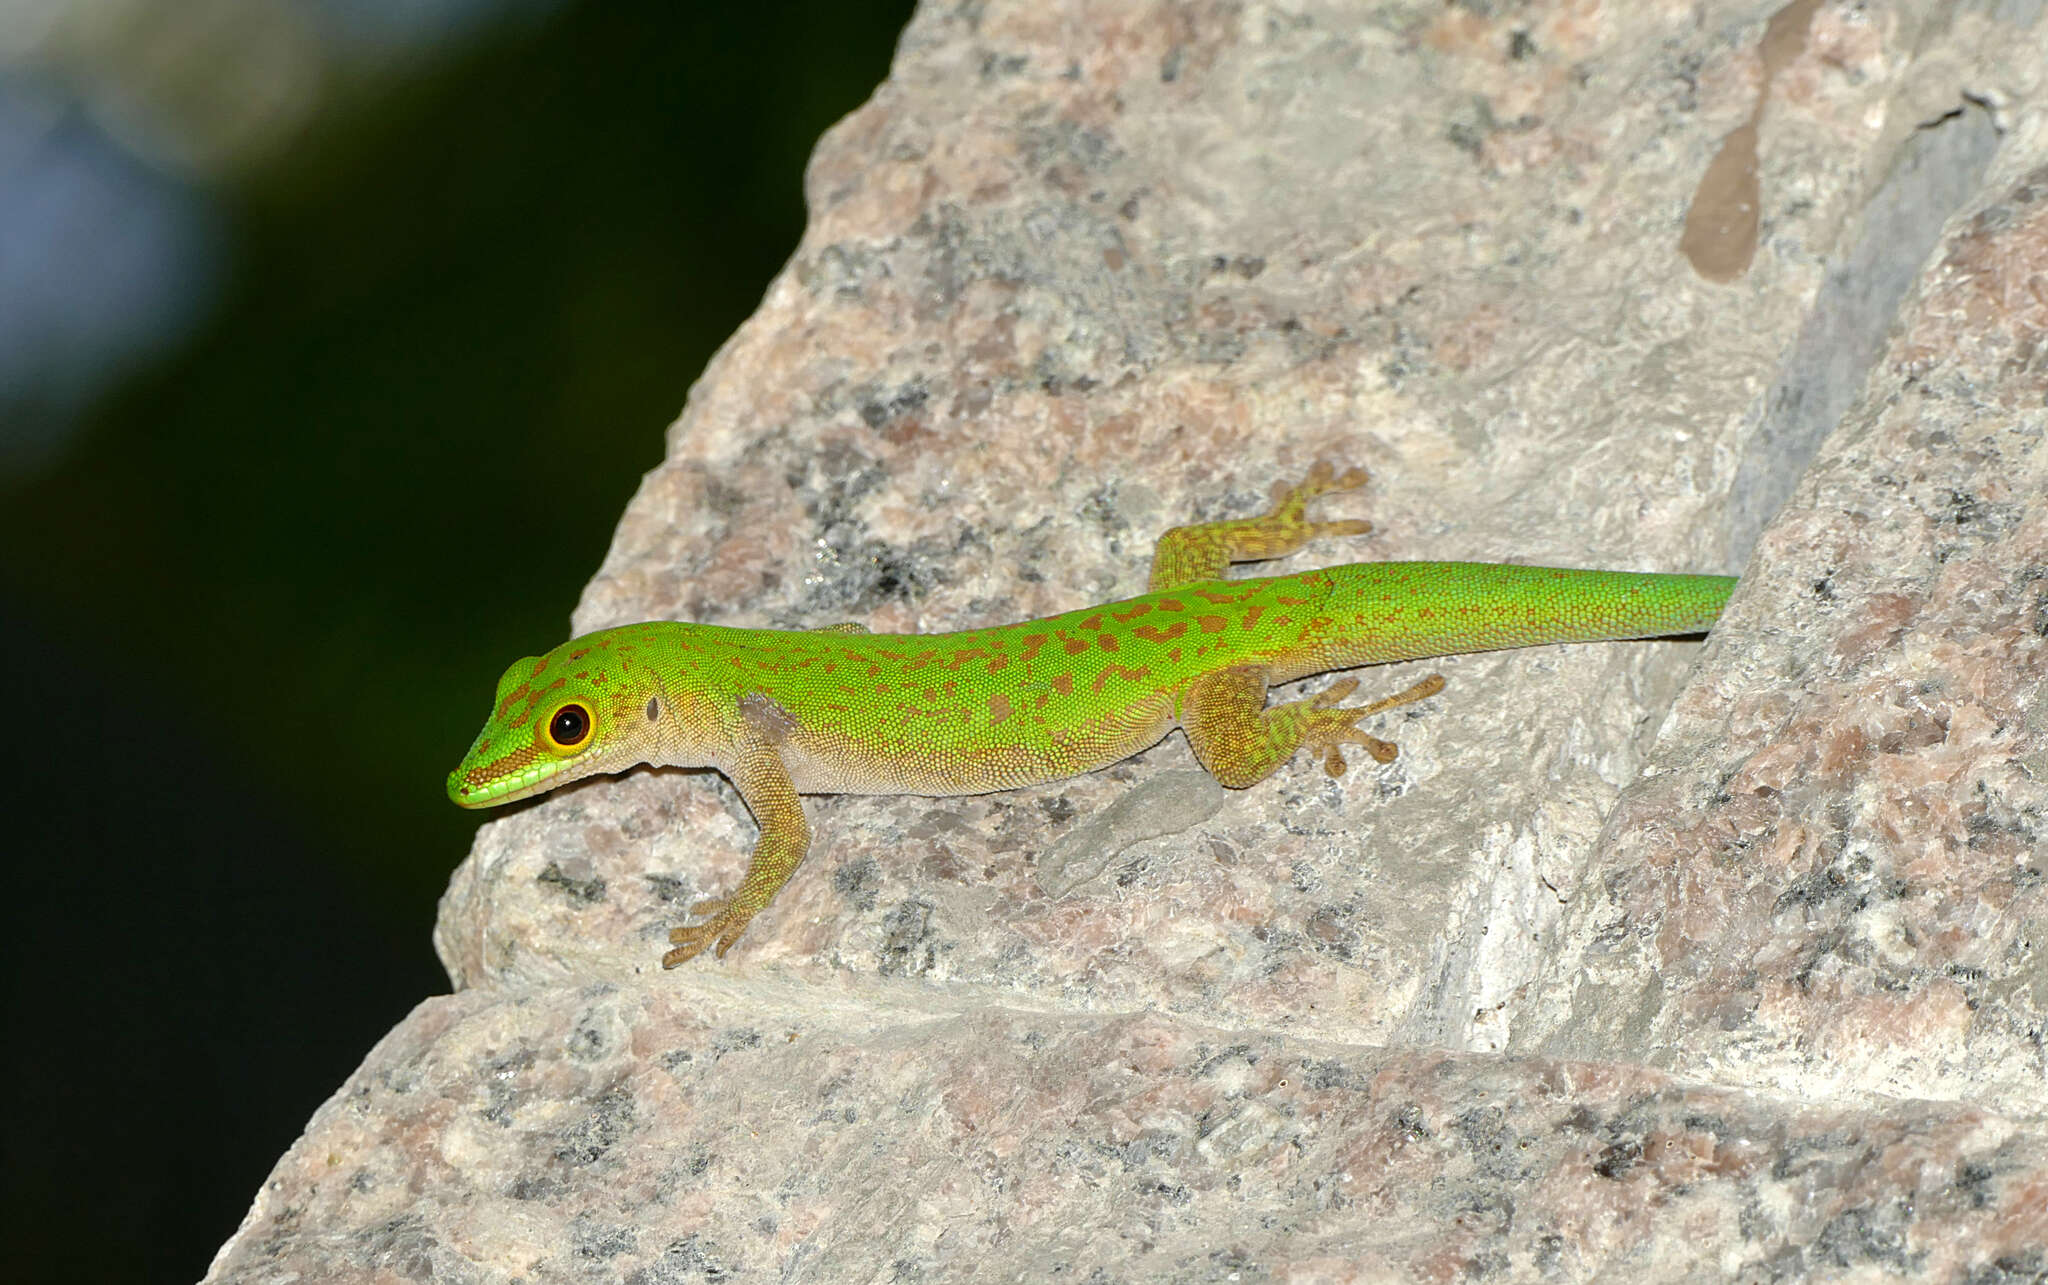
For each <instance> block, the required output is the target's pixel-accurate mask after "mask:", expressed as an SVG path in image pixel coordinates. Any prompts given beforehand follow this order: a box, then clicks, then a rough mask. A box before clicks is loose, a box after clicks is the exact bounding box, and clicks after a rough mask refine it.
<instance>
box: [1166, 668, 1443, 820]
mask: <svg viewBox="0 0 2048 1285" xmlns="http://www.w3.org/2000/svg"><path fill="white" fill-rule="evenodd" d="M1357 688H1358V680H1357V679H1356V678H1346V679H1342V680H1340V681H1338V682H1336V683H1333V684H1331V686H1330V687H1329V688H1328V689H1327V690H1325V691H1323V692H1321V693H1318V694H1317V695H1315V696H1313V697H1311V698H1309V699H1308V700H1298V701H1288V702H1287V703H1286V704H1284V705H1275V706H1273V707H1272V708H1270V709H1269V708H1267V707H1266V671H1265V670H1264V669H1262V668H1260V667H1258V666H1254V665H1239V666H1234V667H1232V668H1230V669H1222V670H1218V671H1216V672H1215V673H1213V674H1204V675H1203V676H1202V677H1200V678H1198V679H1196V680H1195V681H1194V682H1192V683H1190V684H1189V685H1188V688H1187V691H1186V693H1185V694H1184V695H1183V697H1182V699H1181V716H1180V724H1181V727H1182V729H1184V730H1185V731H1186V732H1187V734H1188V743H1189V744H1190V745H1192V746H1193V747H1194V750H1195V758H1196V759H1197V760H1198V761H1200V763H1201V764H1202V766H1203V767H1204V768H1205V769H1207V770H1208V773H1209V775H1211V776H1213V777H1215V778H1216V780H1217V781H1218V782H1219V783H1220V784H1222V785H1225V786H1228V787H1229V788H1231V789H1234V790H1241V789H1243V788H1245V787H1246V786H1249V785H1254V784H1257V783H1258V782H1260V781H1263V780H1265V779H1266V778H1267V777H1269V776H1271V775H1272V774H1273V773H1274V772H1276V771H1278V770H1279V768H1280V765H1281V764H1283V763H1285V762H1286V761H1287V760H1288V759H1290V758H1293V757H1294V752H1295V751H1296V750H1298V749H1302V748H1306V749H1308V751H1309V752H1310V753H1312V754H1316V755H1319V756H1320V757H1321V758H1322V760H1323V770H1324V771H1325V772H1328V773H1329V774H1330V775H1331V776H1341V775H1343V773H1344V769H1345V766H1346V764H1345V762H1344V751H1343V747H1344V746H1346V745H1356V746H1358V747H1360V748H1361V749H1363V750H1364V751H1365V752H1366V753H1367V754H1370V755H1372V757H1373V758H1375V759H1377V760H1378V761H1379V762H1381V763H1391V762H1393V760H1394V756H1395V755H1396V754H1398V753H1399V752H1400V751H1399V750H1398V748H1397V747H1396V746H1395V745H1394V743H1393V742H1391V741H1383V740H1381V739H1380V738H1378V737H1377V736H1368V735H1367V734H1366V733H1364V732H1362V731H1360V730H1359V729H1358V726H1357V724H1358V720H1359V719H1361V718H1364V717H1366V716H1367V715H1369V714H1378V713H1381V712H1382V711H1385V710H1389V709H1393V708H1395V707H1396V706H1399V705H1408V704H1412V703H1414V702H1415V701H1419V700H1425V699H1427V698H1429V697H1431V696H1434V695H1436V694H1437V693H1438V692H1440V691H1442V690H1443V689H1444V680H1443V676H1442V675H1441V674H1431V675H1430V676H1429V677H1427V678H1425V679H1423V680H1422V681H1421V682H1419V683H1416V684H1415V685H1413V686H1412V687H1410V688H1408V689H1407V690H1406V691H1403V692H1397V693H1395V694H1394V695H1392V696H1388V697H1386V698H1384V699H1382V700H1376V701H1374V702H1372V703H1371V704H1369V705H1339V704H1337V702H1338V701H1340V700H1343V699H1344V698H1345V697H1346V696H1349V695H1350V694H1351V693H1352V692H1353V691H1356V690H1357Z"/></svg>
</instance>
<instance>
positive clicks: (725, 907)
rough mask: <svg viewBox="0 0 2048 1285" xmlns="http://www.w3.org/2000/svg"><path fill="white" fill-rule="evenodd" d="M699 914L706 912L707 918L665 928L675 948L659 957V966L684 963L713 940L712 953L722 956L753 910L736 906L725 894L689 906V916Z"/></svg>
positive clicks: (665, 966) (737, 938)
mask: <svg viewBox="0 0 2048 1285" xmlns="http://www.w3.org/2000/svg"><path fill="white" fill-rule="evenodd" d="M699 915H708V916H709V918H708V919H706V920H705V921H704V922H703V923H701V924H684V925H683V926H682V927H680V928H672V929H670V930H669V934H668V939H669V943H670V944H671V945H672V946H674V947H675V949H673V950H671V951H669V952H668V953H667V954H666V955H663V956H662V957H661V966H662V967H663V968H674V967H675V966H676V965H678V964H687V963H688V962H690V961H691V960H693V959H695V958H696V957H697V956H699V955H701V954H703V953H704V948H705V947H706V946H710V945H712V944H713V943H716V945H717V949H715V950H714V951H712V953H713V954H714V955H716V956H718V958H720V959H724V958H725V952H726V951H728V950H731V949H732V944H733V943H734V942H736V941H738V940H739V939H740V934H741V933H743V932H745V931H746V930H747V925H748V923H750V922H752V920H753V918H754V912H753V911H751V910H741V909H739V908H738V907H736V906H734V905H733V904H732V899H731V898H728V897H714V898H712V899H711V900H709V901H700V902H698V903H697V904H696V905H694V906H692V907H690V916H691V917H692V918H695V917H696V916H699Z"/></svg>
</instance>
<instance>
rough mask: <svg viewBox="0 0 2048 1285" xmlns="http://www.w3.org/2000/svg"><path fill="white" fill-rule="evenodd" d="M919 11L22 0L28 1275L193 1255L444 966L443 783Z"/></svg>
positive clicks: (2, 467) (21, 1146)
mask: <svg viewBox="0 0 2048 1285" xmlns="http://www.w3.org/2000/svg"><path fill="white" fill-rule="evenodd" d="M910 7H911V6H910V0H889V2H886V3H885V2H882V0H767V2H765V3H754V4H745V5H734V4H726V3H706V2H702V0H587V2H585V3H581V4H577V3H570V2H568V0H207V2H206V3H190V4H185V3H179V4H159V5H148V4H143V5H136V4H129V3H123V2H121V0H10V3H8V4H7V5H5V6H0V664H4V672H7V673H10V674H12V675H14V676H15V677H14V679H13V687H14V690H15V692H16V695H15V697H14V698H13V699H12V700H11V701H10V702H9V709H8V712H9V717H8V719H7V720H6V728H5V734H4V735H0V745H4V750H0V755H4V762H0V768H4V773H0V780H4V781H5V782H6V786H5V789H6V796H7V800H6V801H7V804H8V807H7V815H6V821H5V832H4V833H5V837H4V839H0V847H4V850H5V852H6V853H7V861H6V867H5V868H6V870H7V871H8V872H9V876H10V877H9V878H8V880H7V883H6V894H5V897H4V902H5V906H6V912H5V913H6V922H5V932H4V939H0V951H4V960H5V974H4V981H5V986H6V992H5V993H6V999H7V1010H6V1015H5V1016H6V1025H5V1031H6V1038H5V1041H4V1044H5V1052H4V1054H0V1065H4V1075H5V1080H4V1082H0V1093H4V1095H5V1101H6V1111H7V1116H8V1124H7V1126H6V1128H5V1130H4V1133H0V1175H4V1176H0V1182H4V1191H0V1211H4V1213H0V1217H4V1220H5V1224H6V1225H5V1227H4V1229H0V1279H4V1280H6V1281H9V1282H33V1281H60V1280H77V1281H107V1282H118V1281H130V1280H132V1281H178V1280H193V1279H196V1278H197V1277H198V1276H199V1275H200V1274H201V1273H202V1272H203V1271H204V1270H205V1267H206V1264H207V1261H208V1259H209V1257H210V1255H211V1254H212V1252H213V1251H214V1249H215V1248H216V1247H217V1246H218V1245H219V1244H220V1242H221V1241H222V1240H223V1239H225V1238H226V1237H227V1236H228V1234H229V1233H230V1232H232V1231H233V1229H234V1227H235V1225H236V1223H237V1222H238V1220H239V1219H240V1218H241V1216H242V1214H243V1213H244V1211H245V1210H246V1209H247V1207H248V1205H249V1202H250V1200H251V1199H252V1197H253V1196H254V1195H255V1192H256V1189H257V1187H258V1185H259V1184H260V1183H261V1181H262V1179H263V1177H264V1175H265V1173H266V1172H267V1171H268V1169H269V1167H270V1165H271V1164H272V1163H273V1162H274V1161H275V1160H276V1158H277V1157H278V1155H279V1154H280V1153H281V1152H282V1151H283V1150H284V1149H285V1148H286V1147H287V1146H288V1145H290V1143H291V1142H292V1140H293V1139H294V1138H295V1137H296V1136H297V1134H298V1131H299V1128H300V1126H301V1125H302V1124H303V1123H304V1122H305V1120H306V1118H307V1117H308V1116H309V1115H310V1114H311V1113H312V1111H313V1110H314V1108H315V1107H317V1106H318V1105H319V1104H320V1103H321V1102H322V1101H323V1100H324V1099H325V1098H326V1097H327V1096H328V1095H329V1094H330V1093H332V1092H333V1091H334V1089H335V1088H336V1087H337V1086H339V1084H340V1083H341V1081H342V1079H343V1078H344V1077H345V1076H346V1075H347V1074H348V1073H349V1072H350V1071H351V1070H352V1069H353V1068H354V1067H355V1065H356V1064H357V1063H358V1062H359V1061H360V1060H361V1058H362V1057H363V1055H364V1054H365V1053H366V1052H367V1051H368V1050H369V1048H370V1046H371V1045H372V1044H373V1043H374V1042H375V1041H376V1040H377V1038H378V1037H379V1036H380V1035H381V1034H382V1033H383V1032H384V1031H386V1030H387V1029H389V1028H390V1027H391V1026H392V1025H393V1024H394V1023H395V1022H397V1021H398V1020H399V1019H400V1018H401V1017H403V1016H404V1015H405V1013H406V1012H407V1011H408V1010H409V1009H410V1008H411V1007H412V1006H413V1005H414V1004H416V1003H418V1002H419V1001H420V1000H421V999H423V998H425V997H427V996H429V995H432V994H437V993H442V992H445V991H446V990H447V989H448V981H447V978H446V976H445V975H444V974H443V973H442V972H441V970H440V967H439V965H438V964H437V962H436V961H435V958H434V955H433V951H432V947H431V944H430V941H429V933H430V930H431V928H432V924H433V917H434V907H435V901H436V898H437V897H438V896H439V895H440V893H441V890H442V889H443V887H444V886H445V885H446V881H447V877H448V873H449V871H450V870H451V869H452V868H453V867H454V866H455V865H456V863H457V862H459V861H460V860H461V859H462V857H463V855H464V853H465V852H466V851H467V849H468V845H469V841H470V835H471V833H472V832H473V830H474V829H475V827H476V824H477V822H478V818H477V817H476V816H475V815H473V814H468V813H464V812H461V811H459V810H457V809H456V808H454V807H453V806H451V805H450V804H448V802H447V801H446V799H445V797H444V796H443V794H442V779H443V777H444V776H445V774H446V772H447V770H448V769H449V767H451V766H452V765H453V763H454V761H455V759H456V758H457V757H458V756H459V755H460V754H461V752H462V750H463V749H464V748H465V747H466V746H467V744H468V741H469V738H470V737H471V736H472V735H473V734H474V732H475V729H476V726H477V724H478V723H479V722H480V721H481V719H482V717H483V715H484V713H485V712H486V707H487V706H488V704H489V699H490V692H491V689H492V684H493V683H494V682H495V680H496V678H497V675H498V674H499V672H500V671H501V670H502V669H503V668H504V666H505V665H506V664H507V663H508V662H509V661H510V660H512V659H513V658H515V657H517V656H521V655H527V654H531V653H533V652H535V651H538V650H541V649H543V648H545V647H547V646H550V645H552V644H553V643H555V642H558V641H560V640H561V639H562V638H564V637H566V635H567V629H568V613H569V610H570V608H571V606H572V605H573V604H574V602H575V599H576V595H577V592H578V590H579V588H580V586H581V585H582V583H583V582H584V581H585V580H586V579H588V577H589V576H590V575H591V573H592V572H593V571H594V570H595V569H596V567H597V564H598V561H599V559H600V558H601V556H602V555H603V553H604V550H605V548H606V545H607V543H608V541H609V540H610V537H611V531H612V527H613V524H614V523H615V522H616V521H617V518H618V515H619V513H620V511H621V509H622V508H623V506H624V505H625V503H626V501H627V499H628V497H629V496H630V495H631V493H632V490H633V487H634V485H635V483H636V482H637V480H638V478H639V476H640V474H642V473H643V472H645V471H646V470H648V469H650V468H652V467H653V466H654V465H655V464H656V463H658V462H659V460H660V459H661V455H662V430H663V428H664V427H665V426H666V425H667V424H668V422H669V421H670V420H671V419H673V418H674V416H675V414H676V413H677V411H678V410H679V409H680V408H681V406H682V403H683V399H684V395H685V393H686V391H687V390H688V388H689V386H690V383H691V381H692V380H694V379H695V378H696V377H697V375H698V373H699V372H700V370H701V369H702V367H703V364H704V362H705V360H706V359H707V358H708V357H709V356H710V354H711V352H712V350H713V349H714V348H715V347H716V345H717V344H718V343H720V342H721V341H722V340H723V339H724V338H725V337H726V336H727V335H729V334H730V333H731V332H732V330H733V329H734V328H735V327H736V326H737V325H738V324H739V323H740V322H741V321H742V320H743V319H744V318H745V317H746V316H747V314H748V313H749V312H751V311H752V310H753V308H754V306H755V304H756V303H757V301H758V300H759V298H760V296H761V293H762V291H763V289H764V288H765V287H766V285H767V283H768V281H769V279H770V277H771V276H772V275H773V274H774V273H775V271H776V270H777V269H778V268H779V267H780V266H781V264H782V262H783V261H784V259H785V258H787V256H788V255H789V253H790V252H791V251H792V250H793V249H794V247H795V245H796V241H797V238H798V236H799V234H800V232H801V231H802V226H803V205H802V192H801V176H802V172H803V165H804V161H805V159H806V157H807V156H808V154H809V151H810V149H811V146H812V144H813V143H814V142H815V141H816V138H817V136H818V134H819V133H820V132H821V131H822V130H824V129H825V128H826V127H827V126H829V125H830V124H831V123H832V122H833V121H834V120H836V119H838V118H839V117H841V116H843V115H844V114H846V113H847V112H849V111H851V110H853V109H854V108H855V107H857V106H858V105H859V104H860V103H861V101H862V100H863V99H865V98H866V97H867V95H868V94H869V93H870V92H871V91H872V90H873V88H874V87H875V86H876V85H877V84H878V83H880V82H881V80H882V79H883V78H884V77H885V76H886V74H887V71H888V63H889V57H890V53H891V51H892V49H893V47H894V43H895V40H896V36H897V34H898V33H899V32H900V30H901V29H902V26H903V24H904V23H905V22H906V21H907V20H908V17H909V10H910ZM30 714H35V715H36V721H33V722H32V721H31V720H30V718H29V717H28V716H29V715H30Z"/></svg>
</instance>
